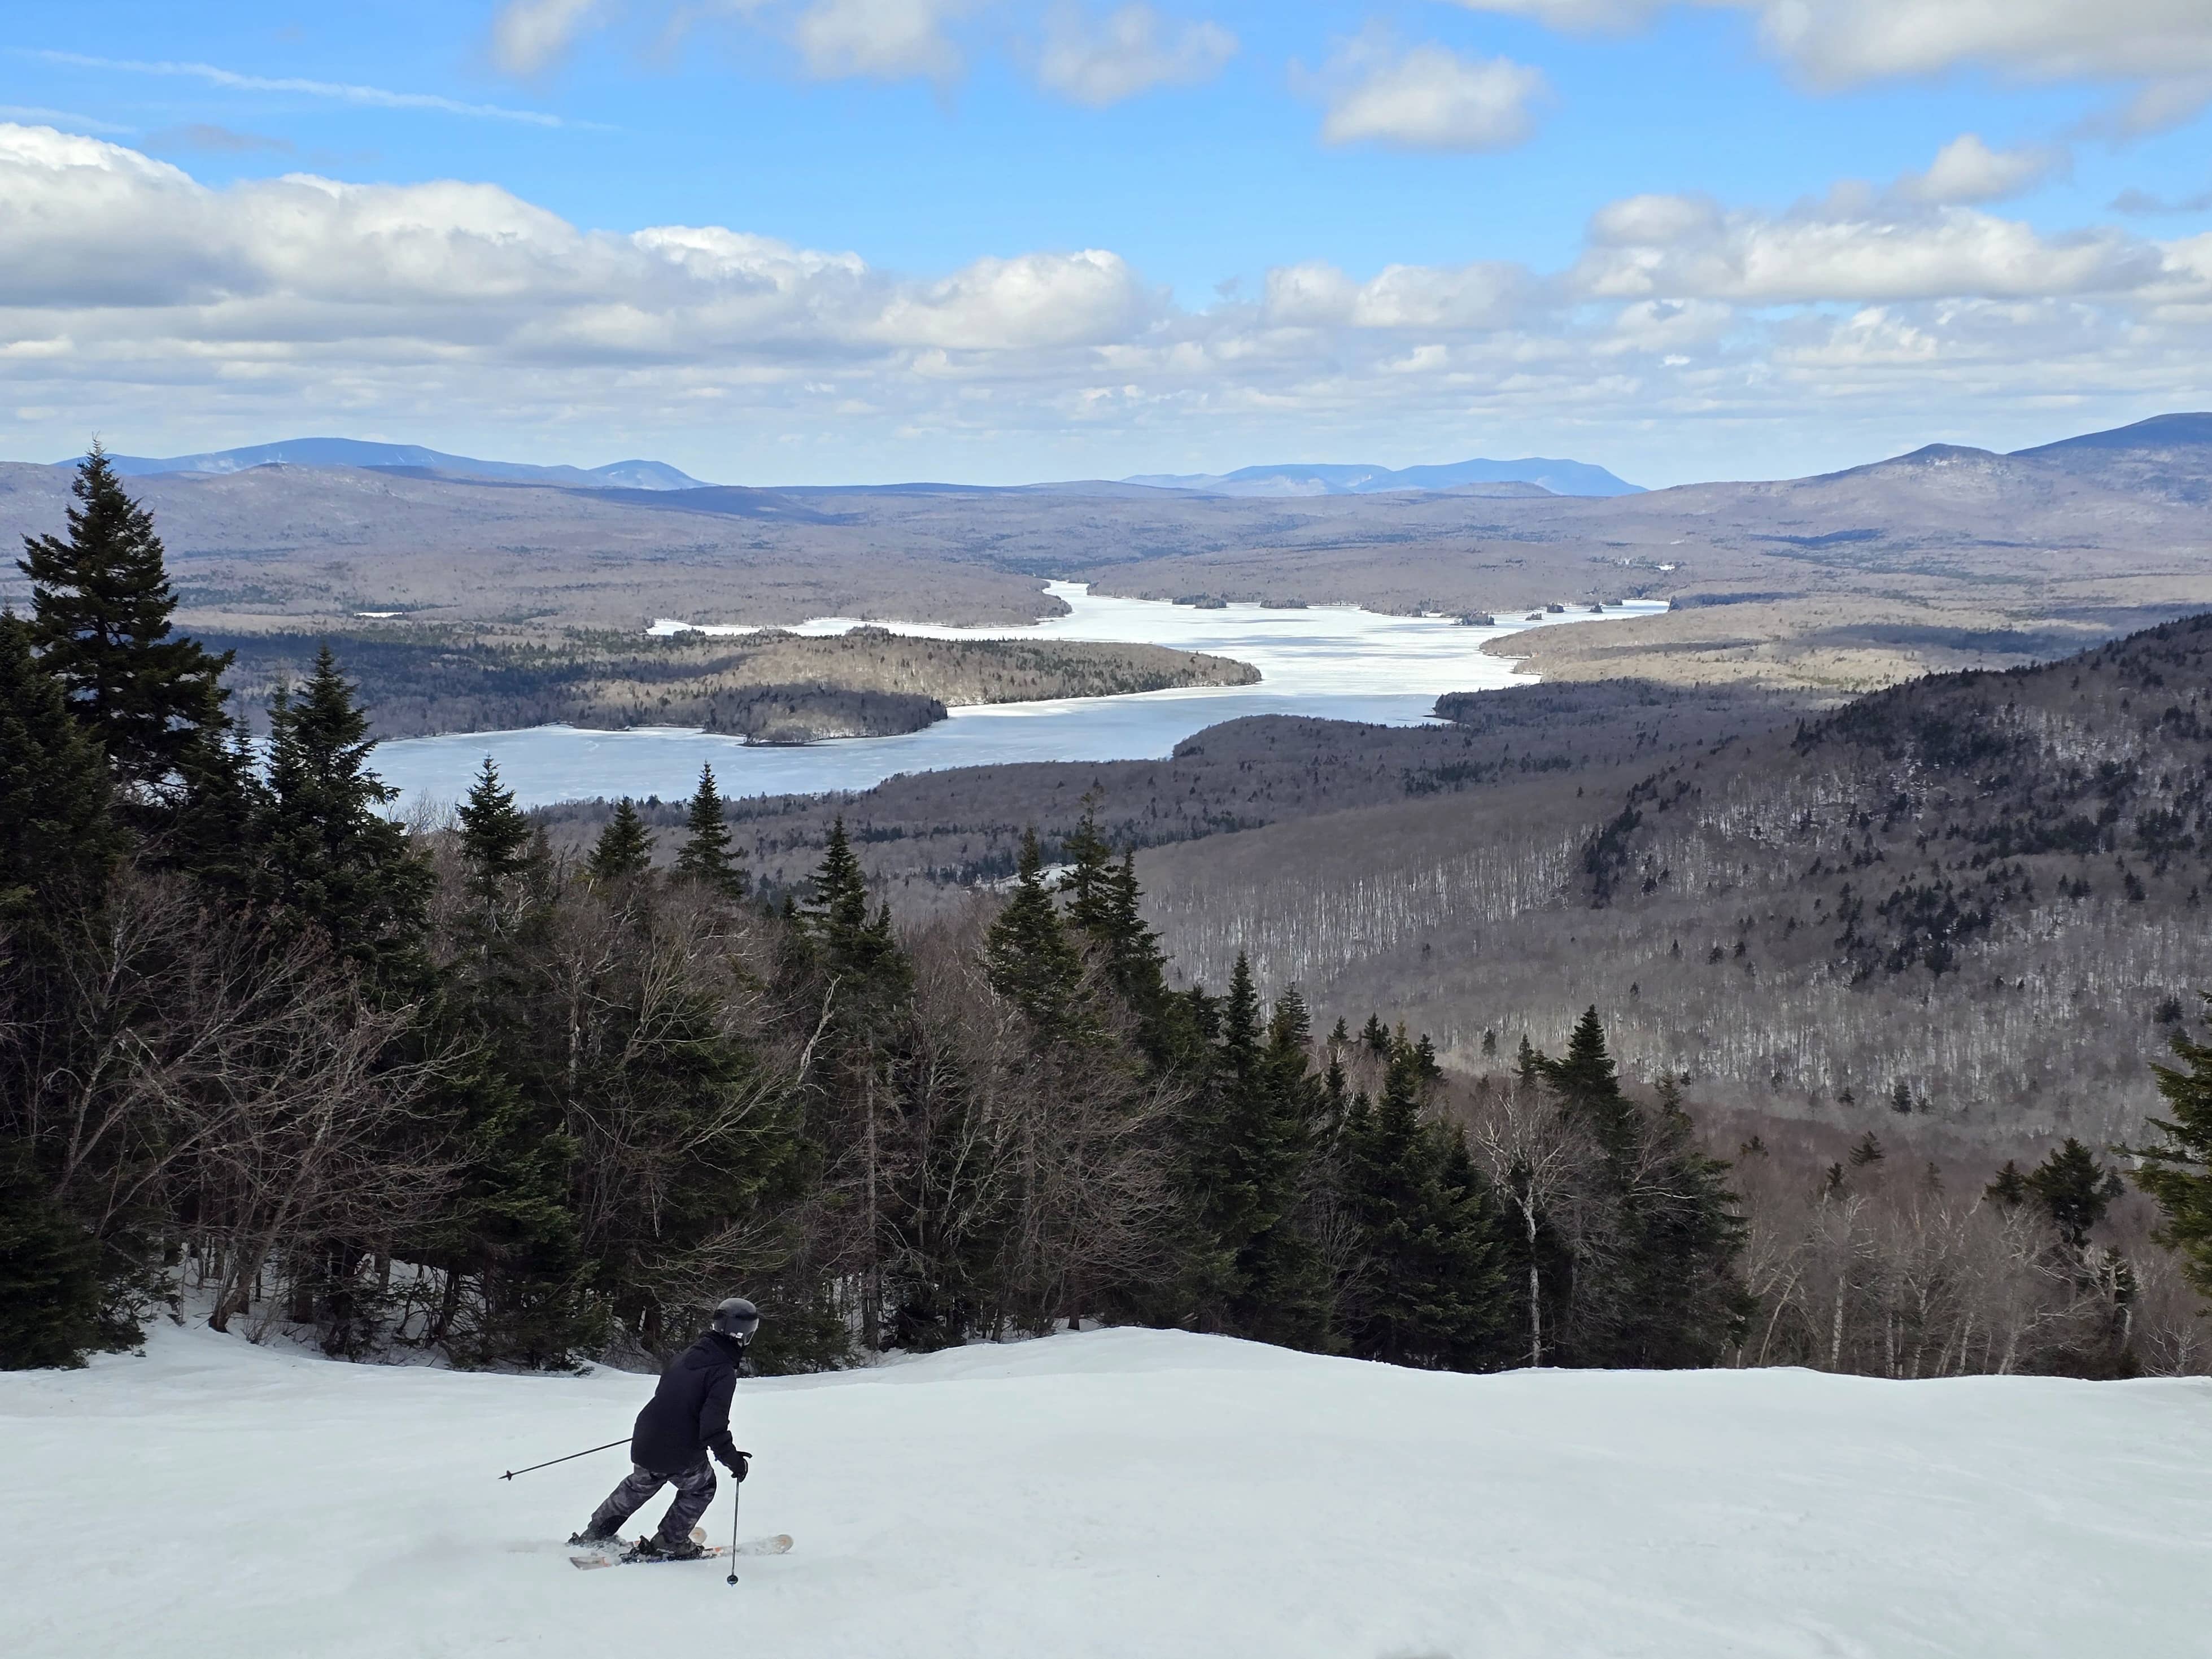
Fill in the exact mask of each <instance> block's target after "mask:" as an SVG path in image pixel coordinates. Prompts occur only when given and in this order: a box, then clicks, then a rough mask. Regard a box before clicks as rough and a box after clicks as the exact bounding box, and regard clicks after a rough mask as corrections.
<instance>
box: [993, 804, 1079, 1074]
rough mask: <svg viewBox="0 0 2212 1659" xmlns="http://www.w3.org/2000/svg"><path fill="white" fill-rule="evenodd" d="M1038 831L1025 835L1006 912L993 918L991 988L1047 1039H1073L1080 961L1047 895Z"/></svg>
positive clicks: (1050, 896) (1056, 909)
mask: <svg viewBox="0 0 2212 1659" xmlns="http://www.w3.org/2000/svg"><path fill="white" fill-rule="evenodd" d="M1041 870H1042V858H1041V855H1040V854H1039V852H1038V849H1037V838H1036V830H1034V829H1030V830H1027V831H1025V832H1024V834H1023V836H1022V852H1021V863H1020V866H1019V873H1018V877H1017V878H1016V880H1015V883H1014V891H1013V895H1012V897H1011V898H1009V899H1008V900H1007V902H1006V908H1005V909H1003V910H1001V911H1000V913H999V914H998V915H997V916H996V917H995V918H994V920H993V921H992V923H991V928H990V933H988V935H987V939H986V942H985V945H984V951H983V959H984V963H985V965H986V967H987V969H988V971H989V974H990V978H991V986H992V988H993V989H994V990H995V991H997V992H998V993H999V994H1000V996H1003V997H1005V998H1006V999H1007V1000H1010V1001H1012V1003H1013V1004H1014V1005H1015V1006H1017V1007H1018V1008H1020V1009H1021V1011H1022V1012H1024V1013H1025V1014H1027V1015H1028V1016H1029V1017H1030V1019H1031V1020H1032V1021H1034V1022H1035V1023H1036V1026H1037V1028H1038V1029H1039V1030H1041V1031H1042V1032H1043V1033H1045V1034H1046V1035H1047V1036H1054V1037H1067V1036H1075V1035H1076V1032H1075V1030H1074V1029H1073V1018H1074V1015H1073V1000H1074V996H1075V989H1076V982H1077V981H1078V979H1079V977H1080V975H1081V973H1082V963H1081V960H1080V959H1079V957H1077V956H1076V953H1075V951H1074V949H1073V946H1071V945H1069V943H1068V941H1067V933H1066V928H1065V927H1062V925H1061V923H1060V912H1059V910H1058V908H1056V907H1055V906H1054V903H1053V902H1052V895H1051V894H1049V893H1048V892H1046V891H1045V888H1044V881H1043V878H1042V873H1041Z"/></svg>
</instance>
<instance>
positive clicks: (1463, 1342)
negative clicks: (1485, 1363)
mask: <svg viewBox="0 0 2212 1659" xmlns="http://www.w3.org/2000/svg"><path fill="white" fill-rule="evenodd" d="M1421 1088H1422V1077H1421V1070H1420V1063H1419V1058H1418V1057H1417V1056H1416V1054H1414V1052H1413V1050H1412V1049H1411V1048H1407V1047H1406V1046H1404V1045H1402V1044H1401V1045H1400V1046H1399V1047H1398V1048H1396V1049H1395V1051H1394V1052H1393V1054H1392V1055H1391V1058H1390V1064H1389V1071H1388V1073H1386V1075H1385V1079H1384V1082H1383V1094H1382V1097H1381V1098H1380V1099H1379V1100H1378V1101H1376V1103H1374V1105H1373V1106H1372V1107H1371V1108H1370V1105H1369V1103H1368V1101H1367V1097H1366V1096H1364V1094H1363V1095H1361V1096H1360V1097H1358V1099H1357V1100H1355V1101H1354V1102H1353V1103H1352V1111H1351V1114H1350V1115H1349V1116H1348V1117H1347V1118H1346V1122H1345V1128H1344V1174H1343V1176H1342V1191H1343V1194H1344V1199H1345V1204H1346V1209H1347V1211H1348V1212H1349V1214H1350V1216H1351V1218H1352V1222H1353V1225H1354V1226H1355V1227H1356V1229H1357V1231H1358V1241H1359V1244H1360V1249H1361V1253H1362V1255H1363V1258H1364V1260H1363V1265H1362V1270H1361V1275H1360V1280H1359V1288H1358V1294H1357V1296H1356V1297H1355V1300H1354V1310H1353V1312H1352V1316H1351V1319H1350V1321H1349V1323H1348V1328H1347V1329H1346V1338H1347V1340H1348V1342H1349V1346H1350V1348H1351V1352H1352V1353H1354V1354H1356V1355H1358V1356H1359V1357H1360V1358H1368V1359H1381V1360H1385V1361H1388V1362H1389V1363H1390V1364H1397V1365H1419V1366H1425V1367H1429V1368H1431V1369H1458V1370H1466V1369H1471V1368H1472V1367H1474V1366H1475V1365H1477V1364H1480V1363H1481V1362H1482V1360H1483V1358H1484V1357H1485V1355H1486V1352H1487V1349H1488V1347H1489V1345H1490V1342H1491V1340H1492V1337H1493V1336H1494V1334H1496V1333H1497V1331H1498V1328H1499V1327H1500V1325H1501V1323H1502V1321H1503V1317H1504V1297H1503V1295H1502V1293H1501V1290H1502V1287H1501V1282H1500V1270H1499V1264H1498V1249H1497V1246H1496V1243H1495V1238H1494V1230H1495V1225H1496V1218H1495V1212H1494V1210H1493V1208H1492V1203H1491V1199H1490V1189H1489V1184H1488V1182H1486V1181H1485V1180H1484V1179H1483V1177H1482V1176H1481V1175H1480V1173H1479V1172H1478V1171H1477V1170H1476V1169H1475V1167H1474V1159H1473V1158H1470V1157H1469V1156H1468V1151H1467V1143H1466V1141H1465V1139H1464V1138H1463V1137H1462V1136H1460V1135H1459V1134H1457V1133H1453V1132H1450V1131H1447V1130H1445V1129H1443V1128H1442V1127H1440V1126H1437V1125H1434V1124H1431V1123H1427V1122H1425V1121H1423V1119H1422V1116H1421Z"/></svg>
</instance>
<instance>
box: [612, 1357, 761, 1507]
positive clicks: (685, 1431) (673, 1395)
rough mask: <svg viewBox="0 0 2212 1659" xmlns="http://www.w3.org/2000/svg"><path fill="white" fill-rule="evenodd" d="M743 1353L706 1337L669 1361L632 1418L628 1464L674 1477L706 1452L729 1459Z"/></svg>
mask: <svg viewBox="0 0 2212 1659" xmlns="http://www.w3.org/2000/svg"><path fill="white" fill-rule="evenodd" d="M744 1352H745V1351H744V1345H743V1344H741V1343H739V1342H737V1341H735V1340H732V1339H731V1338H729V1337H726V1336H724V1335H723V1334H721V1333H720V1331H709V1332H708V1333H707V1334H705V1335H704V1336H702V1337H701V1338H700V1339H699V1340H697V1341H696V1342H694V1343H693V1344H692V1345H691V1346H690V1347H688V1348H686V1349H684V1352H682V1353H680V1354H678V1355H677V1356H676V1358H674V1359H672V1360H671V1361H670V1362H669V1364H668V1369H667V1370H665V1371H663V1372H661V1374H660V1386H659V1388H657V1389H654V1390H653V1398H652V1399H650V1400H648V1401H646V1405H645V1409H644V1410H643V1411H641V1412H640V1413H638V1414H637V1427H636V1428H635V1430H633V1431H631V1434H630V1438H629V1461H630V1462H633V1463H635V1464H636V1465H638V1467H639V1468H647V1469H651V1470H652V1471H653V1473H654V1474H682V1473H683V1472H684V1470H685V1469H688V1468H693V1467H695V1466H696V1465H697V1464H698V1463H699V1462H701V1461H702V1460H703V1459H704V1458H705V1457H706V1455H707V1452H708V1448H710V1447H711V1448H713V1449H714V1451H715V1452H716V1453H718V1454H719V1455H720V1456H721V1457H722V1458H723V1459H724V1461H728V1460H730V1459H732V1458H734V1457H735V1456H736V1455H737V1443H736V1442H735V1441H733V1440H732V1439H731V1438H730V1396H731V1395H732V1393H734V1392H735V1391H736V1389H737V1386H738V1360H740V1359H742V1358H744Z"/></svg>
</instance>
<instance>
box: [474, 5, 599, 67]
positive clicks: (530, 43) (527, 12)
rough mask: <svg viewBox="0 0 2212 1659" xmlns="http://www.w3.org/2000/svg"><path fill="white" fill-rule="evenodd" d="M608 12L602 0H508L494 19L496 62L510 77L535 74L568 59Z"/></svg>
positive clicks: (492, 35)
mask: <svg viewBox="0 0 2212 1659" xmlns="http://www.w3.org/2000/svg"><path fill="white" fill-rule="evenodd" d="M605 10H606V7H605V4H603V3H602V0H507V3H506V4H505V5H503V6H501V8H500V9H499V12H498V15H496V16H495V17H494V18H493V19H492V24H491V55H492V61H493V62H494V63H495V64H498V65H499V66H500V68H501V69H503V70H506V71H507V73H508V74H510V75H535V74H537V73H538V71H539V70H543V69H545V68H546V67H548V66H549V65H550V64H555V63H557V62H558V61H559V60H560V59H561V58H564V57H566V56H567V55H568V49H569V48H570V47H571V46H574V45H575V43H576V38H577V37H578V36H579V35H580V34H581V33H584V31H585V30H586V29H587V28H589V27H592V25H593V24H594V23H596V22H598V21H601V19H602V17H603V16H604V15H605Z"/></svg>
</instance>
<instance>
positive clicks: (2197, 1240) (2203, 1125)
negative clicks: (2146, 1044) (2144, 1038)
mask: <svg viewBox="0 0 2212 1659" xmlns="http://www.w3.org/2000/svg"><path fill="white" fill-rule="evenodd" d="M2206 1001H2207V1003H2208V1005H2212V995H2208V996H2207V997H2206ZM2170 1046H2171V1048H2172V1050H2173V1055H2174V1058H2175V1059H2176V1060H2179V1061H2180V1064H2179V1065H2178V1066H2153V1067H2152V1068H2151V1069H2152V1070H2153V1071H2154V1073H2156V1074H2157V1079H2158V1091H2159V1093H2160V1095H2161V1096H2163V1097H2165V1100H2166V1112H2167V1115H2166V1116H2165V1117H2163V1118H2153V1119H2152V1120H2151V1127H2152V1128H2154V1129H2155V1130H2157V1131H2158V1133H2159V1134H2160V1137H2161V1139H2160V1144H2159V1145H2157V1146H2144V1147H2137V1148H2135V1149H2133V1150H2134V1152H2135V1154H2136V1157H2138V1158H2141V1159H2142V1164H2141V1165H2140V1166H2139V1167H2138V1168H2137V1169H2136V1171H2135V1183H2136V1186H2138V1187H2140V1188H2142V1189H2143V1191H2145V1192H2146V1193H2148V1194H2150V1195H2151V1197H2152V1199H2153V1200H2155V1201H2156V1203H2157V1205H2158V1207H2159V1210H2160V1214H2161V1217H2162V1219H2163V1223H2164V1225H2162V1226H2161V1228H2160V1242H2162V1243H2165V1244H2166V1246H2167V1247H2168V1248H2170V1249H2172V1250H2173V1251H2175V1252H2176V1253H2177V1254H2178V1255H2180V1257H2181V1259H2182V1271H2183V1273H2185V1275H2186V1276H2187V1278H2188V1279H2189V1282H2190V1283H2191V1285H2194V1286H2196V1288H2197V1291H2198V1292H2199V1293H2200V1294H2202V1295H2205V1296H2212V1042H2194V1041H2192V1040H2191V1038H2190V1036H2189V1035H2188V1033H2187V1032H2186V1031H2176V1032H2175V1033H2174V1034H2173V1037H2172V1042H2171V1044H2170Z"/></svg>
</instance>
